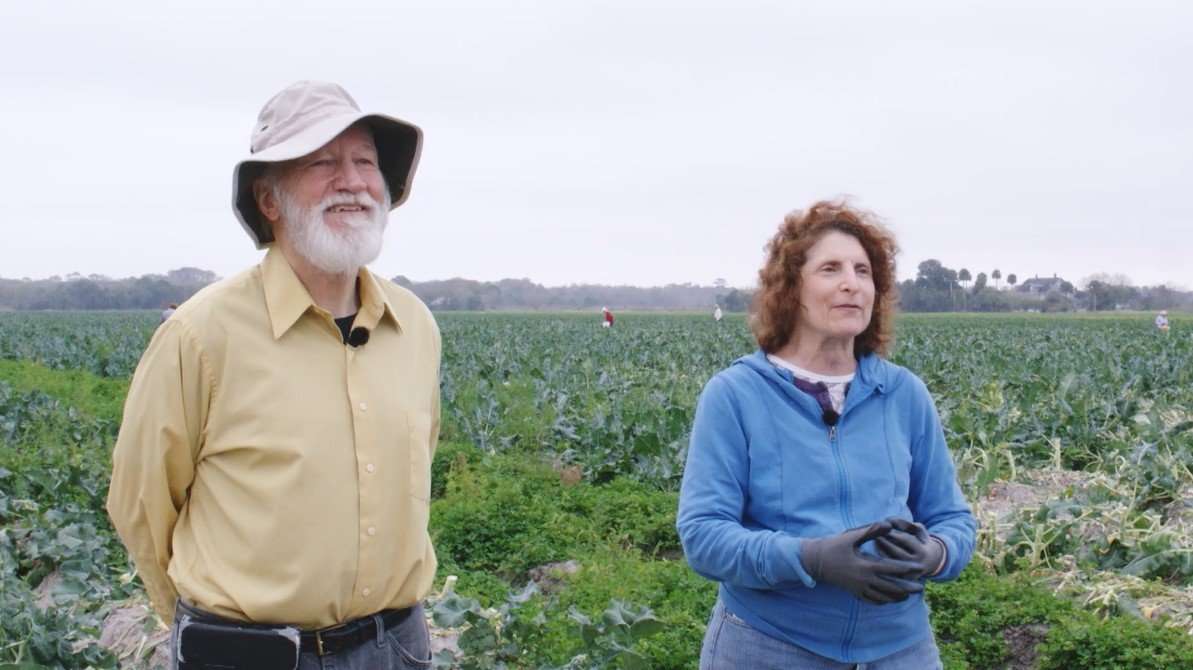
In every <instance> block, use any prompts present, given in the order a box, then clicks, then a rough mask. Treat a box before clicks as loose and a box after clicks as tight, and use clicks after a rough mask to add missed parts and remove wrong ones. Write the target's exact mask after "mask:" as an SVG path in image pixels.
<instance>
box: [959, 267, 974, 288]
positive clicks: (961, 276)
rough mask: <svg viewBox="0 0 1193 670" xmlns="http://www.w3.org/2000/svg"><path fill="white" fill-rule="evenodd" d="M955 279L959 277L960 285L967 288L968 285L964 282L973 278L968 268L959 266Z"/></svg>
mask: <svg viewBox="0 0 1193 670" xmlns="http://www.w3.org/2000/svg"><path fill="white" fill-rule="evenodd" d="M957 279H960V280H961V285H962V286H964V287H965V288H969V285H968V284H967V283H966V282H968V281H969V280H971V279H973V276H972V275H970V274H969V270H968V269H966V268H961V272H958V273H957Z"/></svg>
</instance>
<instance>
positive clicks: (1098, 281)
mask: <svg viewBox="0 0 1193 670" xmlns="http://www.w3.org/2000/svg"><path fill="white" fill-rule="evenodd" d="M1002 278H1003V275H1002V272H1001V271H1000V270H998V269H997V268H995V269H994V270H992V271H991V272H990V274H989V275H987V274H986V273H985V272H978V273H977V275H976V276H974V275H971V274H970V272H969V270H968V269H967V268H961V269H960V270H953V269H952V268H949V267H946V266H945V265H944V264H942V263H941V262H940V261H938V260H936V259H929V260H926V261H924V262H922V263H920V264H919V266H918V267H917V270H916V276H915V279H907V280H904V281H903V282H901V283H900V284H899V302H900V309H901V310H902V311H904V312H965V311H968V312H1011V311H1037V312H1069V311H1076V310H1082V311H1110V310H1119V309H1134V310H1160V309H1180V310H1189V309H1193V292H1190V291H1182V290H1178V289H1175V288H1172V287H1169V286H1163V285H1161V286H1132V285H1131V282H1130V280H1129V279H1128V278H1127V277H1125V276H1123V275H1121V274H1116V275H1111V274H1095V275H1091V276H1089V277H1086V278H1085V279H1084V280H1082V282H1081V288H1078V287H1077V286H1074V285H1073V284H1072V283H1071V282H1069V281H1067V280H1065V279H1062V278H1060V277H1056V276H1055V275H1054V276H1052V277H1044V278H1040V277H1032V278H1029V279H1026V280H1023V281H1020V279H1019V277H1017V276H1016V275H1015V274H1014V273H1012V274H1008V275H1007V276H1006V283H1007V287H1006V289H1005V290H1004V289H1003V288H1002V286H1001V280H1002ZM990 280H993V281H994V286H991V285H990Z"/></svg>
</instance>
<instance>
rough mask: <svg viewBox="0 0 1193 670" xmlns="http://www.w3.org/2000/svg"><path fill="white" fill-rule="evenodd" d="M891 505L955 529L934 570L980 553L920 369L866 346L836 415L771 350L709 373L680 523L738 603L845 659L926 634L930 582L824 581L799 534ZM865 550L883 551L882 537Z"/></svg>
mask: <svg viewBox="0 0 1193 670" xmlns="http://www.w3.org/2000/svg"><path fill="white" fill-rule="evenodd" d="M892 516H897V517H902V518H904V519H912V520H915V521H918V522H920V523H922V524H924V525H925V526H927V528H928V532H930V533H931V534H933V535H935V536H936V537H939V538H940V539H941V540H942V541H943V542H944V544H945V546H946V548H947V553H948V555H947V561H946V563H945V565H944V568H943V569H942V570H941V571H940V573H939V574H937V575H936V576H934V577H932V579H933V580H934V581H947V580H951V579H955V578H956V577H957V575H958V574H960V573H961V570H962V569H963V568H964V567H965V566H966V564H968V563H969V560H970V558H971V556H972V555H973V546H974V538H975V534H976V531H977V524H976V523H975V521H974V518H973V515H972V513H971V512H970V509H969V505H968V504H967V503H966V502H965V498H964V497H963V496H962V495H961V489H960V487H959V486H958V485H957V479H956V474H955V472H954V469H953V462H952V458H951V457H950V455H949V451H948V449H947V447H946V446H945V441H944V431H943V430H942V428H941V425H940V419H939V417H938V415H937V413H936V406H935V404H934V403H933V402H932V397H931V396H930V395H929V394H928V389H927V387H925V386H924V383H923V382H922V381H921V380H920V378H919V377H916V376H915V375H914V374H912V373H911V372H910V371H908V370H907V369H905V368H902V367H900V366H898V365H895V364H893V363H890V362H888V361H885V360H883V359H881V358H879V357H878V356H876V355H873V354H869V355H866V356H863V357H862V358H861V359H860V360H859V361H858V366H857V373H856V375H855V376H854V379H853V382H852V383H851V384H850V386H849V392H848V394H847V395H846V398H845V407H844V409H843V411H842V412H841V416H840V419H839V420H838V422H837V425H836V427H835V428H829V427H828V426H826V425H825V423H824V421H823V419H822V412H821V409H820V406H819V405H818V404H817V403H816V400H815V399H814V398H812V396H810V395H808V394H806V393H804V392H803V391H800V390H799V389H798V388H796V387H795V385H794V384H793V382H792V376H791V373H790V372H789V371H787V370H780V369H777V368H776V367H775V366H774V365H772V364H771V363H770V361H768V360H767V359H766V354H765V353H763V352H762V351H758V352H755V353H754V354H753V355H750V356H744V357H742V358H740V359H738V360H737V361H735V362H734V364H733V365H731V366H730V367H729V368H727V369H725V370H723V371H721V372H720V373H718V374H717V375H716V376H714V377H713V378H712V379H711V380H709V382H708V384H707V385H706V386H705V387H704V391H703V392H702V393H701V394H700V401H699V403H698V404H697V407H696V420H695V424H694V425H693V427H692V441H691V445H690V447H689V449H688V460H687V465H686V466H685V469H684V476H683V487H682V489H681V491H680V495H679V516H678V519H677V523H676V525H677V527H678V529H679V537H680V540H681V541H682V542H683V547H684V553H685V554H686V555H687V559H688V563H689V564H690V565H691V566H692V568H693V569H694V570H695V571H696V572H698V573H700V574H701V575H704V576H705V577H708V578H709V579H712V580H715V581H718V582H720V583H721V587H720V597H721V600H722V601H723V602H724V603H725V607H726V608H727V609H728V610H729V611H730V612H732V613H733V614H735V615H737V616H738V617H740V618H742V619H744V620H745V621H746V623H748V624H750V625H751V626H753V627H754V628H756V629H757V630H760V631H762V632H763V633H766V634H767V635H770V636H772V637H775V638H778V639H780V640H785V641H787V642H789V643H791V644H794V645H798V646H800V647H803V648H805V649H808V650H810V651H812V652H814V653H817V654H820V655H821V656H826V657H828V658H832V659H836V660H837V661H840V662H843V663H866V662H870V661H874V660H876V659H879V658H882V657H884V656H888V655H890V654H893V653H895V652H897V651H900V650H902V649H905V648H907V647H909V646H911V645H912V644H915V643H916V642H919V641H921V640H923V639H924V638H926V637H927V636H929V635H930V634H931V628H930V627H929V624H928V608H927V606H926V605H925V604H924V599H923V596H922V595H920V594H916V595H913V596H912V597H910V598H908V599H907V600H905V601H903V602H901V603H892V604H888V605H874V604H871V603H868V602H866V601H864V600H861V599H859V598H857V597H855V596H853V595H852V594H851V593H849V592H848V591H846V590H844V589H841V588H839V587H837V586H834V585H832V584H817V583H816V581H815V580H813V579H812V577H811V576H809V575H808V573H807V571H805V570H804V567H803V564H802V563H801V562H800V542H801V538H815V537H826V536H830V535H836V534H838V533H841V532H842V531H845V530H848V529H850V528H856V527H858V526H863V525H867V524H870V523H872V522H874V521H881V520H882V519H885V518H887V517H892ZM865 550H866V551H867V552H869V553H873V551H874V550H873V545H872V543H868V544H867V545H866V546H865Z"/></svg>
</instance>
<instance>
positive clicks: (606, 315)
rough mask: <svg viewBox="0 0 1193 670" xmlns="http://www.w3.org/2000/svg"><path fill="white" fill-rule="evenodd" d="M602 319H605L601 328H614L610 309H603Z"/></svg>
mask: <svg viewBox="0 0 1193 670" xmlns="http://www.w3.org/2000/svg"><path fill="white" fill-rule="evenodd" d="M601 317H602V319H603V320H602V321H601V326H603V327H605V328H612V327H613V312H610V311H609V308H608V307H602V308H601Z"/></svg>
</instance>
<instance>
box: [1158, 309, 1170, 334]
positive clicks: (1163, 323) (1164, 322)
mask: <svg viewBox="0 0 1193 670" xmlns="http://www.w3.org/2000/svg"><path fill="white" fill-rule="evenodd" d="M1156 329H1157V330H1159V331H1160V332H1161V333H1167V332H1168V310H1166V309H1162V310H1160V313H1159V314H1157V315H1156Z"/></svg>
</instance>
